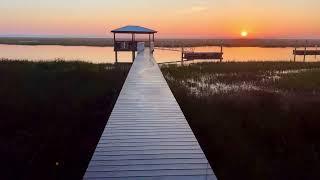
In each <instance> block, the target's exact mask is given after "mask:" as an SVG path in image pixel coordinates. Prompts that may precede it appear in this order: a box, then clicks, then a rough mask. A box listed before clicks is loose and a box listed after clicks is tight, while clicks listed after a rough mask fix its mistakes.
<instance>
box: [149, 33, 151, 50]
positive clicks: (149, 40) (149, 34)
mask: <svg viewBox="0 0 320 180" xmlns="http://www.w3.org/2000/svg"><path fill="white" fill-rule="evenodd" d="M149 47H150V48H151V34H149Z"/></svg>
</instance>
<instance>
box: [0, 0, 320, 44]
mask: <svg viewBox="0 0 320 180" xmlns="http://www.w3.org/2000/svg"><path fill="white" fill-rule="evenodd" d="M319 6H320V1H318V0H307V3H306V2H305V1H301V0H283V1H276V0H258V1H252V0H226V1H212V0H202V1H199V0H176V1H169V0H162V1H148V0H136V1H134V2H133V1H132V0H122V1H111V0H110V1H101V0H91V1H89V0H80V1H78V0H68V1H62V0H56V1H38V0H29V1H20V0H4V1H1V6H0V26H1V29H0V36H8V35H40V36H41V35H60V36H92V37H96V36H100V37H101V36H110V34H109V33H108V32H109V31H110V30H112V29H114V28H117V27H120V26H124V25H131V24H134V25H141V26H146V27H150V28H153V29H156V30H158V31H159V32H160V33H159V36H160V37H176V38H180V37H190V38H207V37H211V38H237V37H239V29H242V28H243V27H245V28H246V29H247V31H248V32H250V38H320V21H319V19H320V14H319V13H317V11H318V10H317V9H318V7H319ZM261 9H263V11H262V10H261ZM305 12H308V13H305ZM251 32H252V33H251Z"/></svg>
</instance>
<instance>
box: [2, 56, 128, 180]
mask: <svg viewBox="0 0 320 180" xmlns="http://www.w3.org/2000/svg"><path fill="white" fill-rule="evenodd" d="M129 68H130V65H111V64H90V63H84V62H62V61H57V62H27V61H13V60H10V61H9V60H2V61H0V82H1V83H0V139H1V140H0V154H1V155H2V159H1V160H2V163H1V164H2V165H1V172H2V173H1V175H0V179H81V178H82V175H83V174H84V172H85V169H86V167H87V165H88V163H89V160H90V158H91V155H92V154H93V151H94V149H95V146H96V144H97V142H98V140H99V137H100V135H101V133H102V131H103V128H104V126H105V124H106V121H107V119H108V116H109V115H110V113H111V110H112V108H113V106H114V103H115V101H116V98H117V96H118V94H119V92H120V90H121V87H122V85H123V83H124V81H125V78H126V76H127V73H128V70H129Z"/></svg>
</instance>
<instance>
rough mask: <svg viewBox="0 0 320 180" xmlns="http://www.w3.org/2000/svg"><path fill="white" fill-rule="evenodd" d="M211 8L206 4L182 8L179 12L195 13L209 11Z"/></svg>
mask: <svg viewBox="0 0 320 180" xmlns="http://www.w3.org/2000/svg"><path fill="white" fill-rule="evenodd" d="M208 9H209V8H208V7H206V6H192V7H190V8H186V9H181V10H179V11H178V13H179V14H195V13H202V12H205V11H207V10H208Z"/></svg>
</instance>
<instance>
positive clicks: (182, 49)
mask: <svg viewBox="0 0 320 180" xmlns="http://www.w3.org/2000/svg"><path fill="white" fill-rule="evenodd" d="M183 54H184V48H183V47H182V48H181V62H183Z"/></svg>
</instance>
